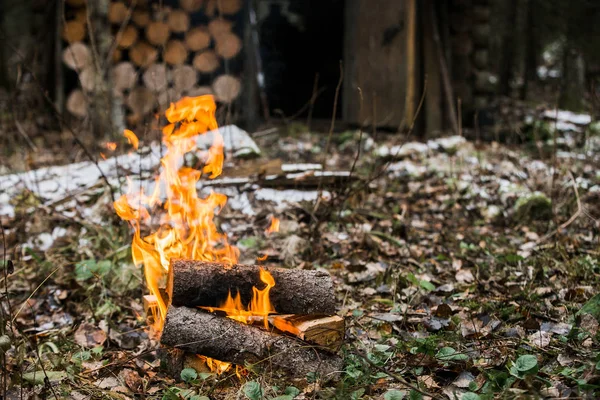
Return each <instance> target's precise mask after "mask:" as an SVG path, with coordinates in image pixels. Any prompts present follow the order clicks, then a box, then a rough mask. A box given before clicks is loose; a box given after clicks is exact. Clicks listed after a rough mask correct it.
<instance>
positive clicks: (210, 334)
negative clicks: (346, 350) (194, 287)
mask: <svg viewBox="0 0 600 400" xmlns="http://www.w3.org/2000/svg"><path fill="white" fill-rule="evenodd" d="M160 342H161V344H163V345H167V346H171V347H175V348H177V349H181V350H184V351H187V352H189V353H194V354H202V355H204V356H207V357H212V358H215V359H217V360H220V361H226V362H231V363H234V364H237V365H247V364H254V365H255V366H256V367H259V368H263V369H268V368H274V369H277V370H283V371H286V372H287V373H289V374H291V375H293V376H294V377H298V378H304V377H305V376H306V375H307V374H308V373H311V372H312V373H316V374H318V375H319V376H320V377H322V378H323V379H332V378H335V377H336V376H337V375H338V373H339V372H340V371H341V370H342V368H343V361H342V359H341V358H340V357H339V356H338V355H336V354H331V353H328V352H323V351H320V350H319V349H318V348H317V347H309V346H307V344H306V343H304V342H302V341H299V340H297V339H293V338H290V337H287V336H282V335H277V334H274V333H271V332H267V331H264V330H262V329H260V328H258V327H255V326H252V325H245V324H242V323H239V322H236V321H234V320H231V319H229V318H225V317H220V316H217V315H214V314H209V313H205V312H203V311H201V310H198V309H193V308H187V307H173V306H171V307H169V309H168V311H167V317H166V320H165V325H164V327H163V332H162V336H161V338H160Z"/></svg>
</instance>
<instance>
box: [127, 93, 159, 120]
mask: <svg viewBox="0 0 600 400" xmlns="http://www.w3.org/2000/svg"><path fill="white" fill-rule="evenodd" d="M126 103H127V106H128V107H129V109H130V110H131V111H133V113H134V114H137V115H138V116H143V115H148V114H149V113H151V112H152V110H154V107H155V105H156V103H155V97H154V93H153V92H152V91H151V90H150V89H148V88H146V87H144V86H138V87H135V88H133V89H132V90H131V92H130V93H129V96H127V101H126Z"/></svg>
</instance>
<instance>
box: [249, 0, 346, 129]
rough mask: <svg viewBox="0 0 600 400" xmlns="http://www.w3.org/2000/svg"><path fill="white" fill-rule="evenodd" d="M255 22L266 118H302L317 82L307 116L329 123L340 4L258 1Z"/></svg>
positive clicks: (339, 51) (339, 54) (338, 0)
mask: <svg viewBox="0 0 600 400" xmlns="http://www.w3.org/2000/svg"><path fill="white" fill-rule="evenodd" d="M258 17H259V33H260V47H261V56H262V60H263V68H264V73H265V87H266V92H267V97H268V101H269V108H270V112H271V114H272V115H274V116H277V115H278V114H280V115H281V114H283V116H286V117H290V116H297V117H304V116H307V115H308V114H309V107H308V103H309V102H310V99H311V97H312V95H313V91H314V90H315V79H318V81H317V82H316V93H317V94H318V97H317V99H316V101H315V103H314V107H313V109H312V117H313V118H331V116H332V111H333V104H334V98H335V88H336V85H337V83H338V80H339V77H340V64H339V63H340V60H342V59H343V40H344V0H303V1H298V0H277V1H275V0H261V1H259V2H258ZM338 103H341V101H340V102H338ZM340 107H341V105H340V104H339V105H338V110H337V117H338V118H339V117H340Z"/></svg>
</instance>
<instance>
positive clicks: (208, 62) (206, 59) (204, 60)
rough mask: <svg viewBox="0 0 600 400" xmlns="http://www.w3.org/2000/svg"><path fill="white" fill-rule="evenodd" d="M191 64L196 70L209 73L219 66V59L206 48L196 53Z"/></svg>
mask: <svg viewBox="0 0 600 400" xmlns="http://www.w3.org/2000/svg"><path fill="white" fill-rule="evenodd" d="M192 65H193V66H194V68H196V69H197V70H198V71H200V72H202V73H205V74H209V73H211V72H215V71H216V69H217V68H219V65H221V61H220V60H219V56H217V54H216V53H215V52H214V51H212V50H206V51H204V52H202V53H200V54H196V56H195V57H194V60H192Z"/></svg>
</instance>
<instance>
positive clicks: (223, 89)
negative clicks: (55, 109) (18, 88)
mask: <svg viewBox="0 0 600 400" xmlns="http://www.w3.org/2000/svg"><path fill="white" fill-rule="evenodd" d="M86 4H87V3H86V2H85V1H76V0H72V1H67V2H66V4H65V21H64V23H63V26H62V28H61V37H62V38H63V40H64V44H63V63H64V65H65V66H66V67H67V68H68V70H72V71H74V75H73V76H76V77H77V79H76V82H77V84H76V85H75V86H73V85H71V88H70V89H69V90H70V93H69V94H68V95H67V102H66V108H67V110H68V111H69V112H70V113H71V114H72V115H73V116H75V117H77V118H85V117H86V116H87V103H88V102H89V101H88V100H87V98H88V96H89V93H90V92H91V91H92V90H93V89H94V85H95V82H94V80H95V77H96V75H97V74H96V73H95V70H94V68H97V66H98V65H100V64H99V63H98V62H97V60H96V56H95V55H94V46H93V45H92V43H90V39H89V36H90V35H89V27H88V21H89V18H88V15H87V14H88V10H87V9H86ZM161 4H162V3H160V4H156V3H153V2H147V1H137V2H131V1H126V0H111V2H110V5H109V9H108V14H107V19H108V23H110V25H111V30H112V38H113V44H112V47H111V49H112V52H111V54H110V56H109V58H110V65H111V69H112V70H111V71H110V73H109V74H108V76H110V78H111V81H112V86H113V90H112V94H113V96H116V97H119V98H122V99H123V104H124V105H125V106H126V107H127V110H128V113H129V116H128V123H135V122H136V121H143V120H144V119H145V118H147V117H150V116H152V115H154V113H156V112H160V111H163V109H164V108H166V107H168V106H169V101H172V100H175V99H177V98H179V97H182V96H193V95H197V93H202V94H212V93H214V94H215V95H216V96H215V97H216V98H217V100H218V101H219V102H222V103H227V104H229V103H231V102H233V101H235V100H236V99H237V98H238V96H239V94H240V91H241V82H240V79H239V72H241V70H240V68H237V67H236V65H237V64H236V63H238V64H239V58H240V57H239V56H240V54H241V50H242V40H241V37H240V36H241V34H240V33H241V27H240V26H236V20H237V21H239V20H240V18H237V16H239V13H240V12H241V10H242V7H243V1H242V0H219V1H217V0H179V1H177V2H175V3H170V4H175V5H174V6H167V5H162V6H161ZM236 60H238V61H236ZM232 63H233V64H232ZM94 65H95V66H96V67H94ZM232 66H233V68H232ZM226 71H227V72H226ZM149 93H150V94H149ZM82 98H84V99H86V101H84V102H82V101H81V100H82ZM166 99H169V100H168V101H167V100H166Z"/></svg>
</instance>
